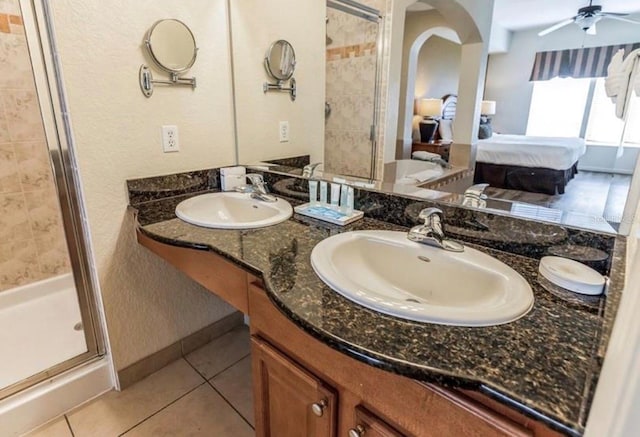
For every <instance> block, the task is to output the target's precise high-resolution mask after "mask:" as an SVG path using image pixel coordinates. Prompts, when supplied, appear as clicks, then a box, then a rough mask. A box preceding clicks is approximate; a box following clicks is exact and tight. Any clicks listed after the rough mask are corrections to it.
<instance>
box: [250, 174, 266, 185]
mask: <svg viewBox="0 0 640 437" xmlns="http://www.w3.org/2000/svg"><path fill="white" fill-rule="evenodd" d="M246 178H247V179H249V181H251V183H252V184H253V185H260V184H264V178H263V177H262V175H261V174H258V173H249V174H248V175H246Z"/></svg>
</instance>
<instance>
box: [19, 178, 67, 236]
mask: <svg viewBox="0 0 640 437" xmlns="http://www.w3.org/2000/svg"><path fill="white" fill-rule="evenodd" d="M24 197H25V201H26V206H27V211H28V212H29V223H30V225H31V231H32V232H33V235H34V237H44V236H47V237H50V238H53V237H57V236H59V235H60V230H61V229H62V227H61V226H62V225H61V223H62V221H61V218H60V212H59V209H58V202H57V197H56V195H55V191H54V190H52V189H44V190H37V191H29V192H25V193H24Z"/></svg>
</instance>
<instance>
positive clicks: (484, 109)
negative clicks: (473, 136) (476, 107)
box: [478, 100, 496, 140]
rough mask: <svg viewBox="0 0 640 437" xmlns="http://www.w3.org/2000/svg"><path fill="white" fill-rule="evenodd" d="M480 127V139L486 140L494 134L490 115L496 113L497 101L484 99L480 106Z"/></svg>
mask: <svg viewBox="0 0 640 437" xmlns="http://www.w3.org/2000/svg"><path fill="white" fill-rule="evenodd" d="M480 114H481V115H480V128H479V129H478V139H480V140H486V139H488V138H491V136H492V135H493V128H492V127H491V118H489V116H490V115H495V114H496V102H495V101H493V100H483V101H482V105H481V106H480Z"/></svg>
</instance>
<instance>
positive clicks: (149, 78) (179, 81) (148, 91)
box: [138, 64, 196, 97]
mask: <svg viewBox="0 0 640 437" xmlns="http://www.w3.org/2000/svg"><path fill="white" fill-rule="evenodd" d="M138 76H139V79H140V89H141V90H142V94H144V95H145V96H146V97H151V96H152V95H153V85H169V86H171V85H177V86H190V87H191V88H195V87H196V78H195V77H180V76H178V74H177V73H169V80H156V79H154V78H153V74H152V73H151V70H150V69H149V67H147V66H146V65H144V64H142V65H141V66H140V72H139V75H138Z"/></svg>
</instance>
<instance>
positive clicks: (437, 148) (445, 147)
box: [411, 141, 451, 161]
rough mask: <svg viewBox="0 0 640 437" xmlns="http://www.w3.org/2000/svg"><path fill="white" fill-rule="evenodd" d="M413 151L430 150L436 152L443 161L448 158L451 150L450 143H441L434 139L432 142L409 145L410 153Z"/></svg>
mask: <svg viewBox="0 0 640 437" xmlns="http://www.w3.org/2000/svg"><path fill="white" fill-rule="evenodd" d="M413 152H430V153H437V154H438V155H440V156H441V157H442V159H444V160H445V161H448V160H449V153H450V152H451V143H442V142H440V141H436V142H434V143H413V144H412V145H411V153H412V154H413Z"/></svg>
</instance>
